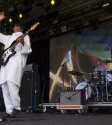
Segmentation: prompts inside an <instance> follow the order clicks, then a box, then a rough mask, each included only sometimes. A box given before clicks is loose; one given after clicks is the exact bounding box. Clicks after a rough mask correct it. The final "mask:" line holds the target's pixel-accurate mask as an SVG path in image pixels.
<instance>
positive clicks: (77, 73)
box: [68, 71, 83, 76]
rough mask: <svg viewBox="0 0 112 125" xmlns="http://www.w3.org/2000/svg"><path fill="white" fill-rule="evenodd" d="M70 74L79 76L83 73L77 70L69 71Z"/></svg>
mask: <svg viewBox="0 0 112 125" xmlns="http://www.w3.org/2000/svg"><path fill="white" fill-rule="evenodd" d="M68 73H69V74H71V75H77V76H82V75H83V73H80V72H77V71H68Z"/></svg>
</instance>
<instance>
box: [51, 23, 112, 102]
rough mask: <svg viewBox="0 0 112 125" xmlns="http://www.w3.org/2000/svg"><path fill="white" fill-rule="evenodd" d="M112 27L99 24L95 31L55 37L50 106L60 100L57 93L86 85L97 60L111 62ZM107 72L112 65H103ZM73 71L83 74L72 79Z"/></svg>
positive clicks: (52, 55)
mask: <svg viewBox="0 0 112 125" xmlns="http://www.w3.org/2000/svg"><path fill="white" fill-rule="evenodd" d="M111 49H112V25H111V22H110V21H109V22H106V23H102V24H99V28H98V29H97V30H93V31H91V30H89V28H87V29H83V31H82V33H81V34H78V35H75V34H74V32H70V33H66V34H62V35H59V36H55V37H53V38H51V40H50V73H49V75H50V89H49V102H50V103H55V102H57V100H58V99H59V95H60V91H61V90H63V89H64V90H66V89H67V87H71V86H72V87H75V86H76V84H77V81H78V83H80V82H87V81H88V73H91V71H92V70H93V67H95V65H96V62H95V61H96V59H97V58H100V59H101V60H104V61H105V60H111ZM102 65H103V66H104V67H106V70H107V71H108V70H110V68H111V66H112V63H107V64H105V63H103V64H102ZM72 71H76V72H80V73H83V75H82V76H78V77H77V76H75V75H73V74H72Z"/></svg>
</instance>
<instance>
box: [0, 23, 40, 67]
mask: <svg viewBox="0 0 112 125" xmlns="http://www.w3.org/2000/svg"><path fill="white" fill-rule="evenodd" d="M39 24H40V23H39V22H38V23H36V24H34V25H33V26H32V27H31V28H30V29H29V30H28V31H26V33H25V34H23V35H22V36H20V37H22V38H24V37H25V36H26V35H27V34H28V33H29V32H30V31H32V30H34V29H35V28H36V27H37V25H39ZM18 43H19V41H17V40H15V41H13V43H12V44H11V45H10V47H8V48H7V49H5V50H4V51H3V54H2V56H1V58H0V63H1V64H0V65H1V66H2V65H4V66H5V65H6V64H7V63H8V61H9V59H10V58H11V57H12V56H14V55H15V54H16V51H14V49H15V46H16V45H17V44H18Z"/></svg>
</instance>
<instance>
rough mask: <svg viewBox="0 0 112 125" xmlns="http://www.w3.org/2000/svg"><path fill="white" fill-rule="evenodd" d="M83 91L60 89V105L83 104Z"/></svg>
mask: <svg viewBox="0 0 112 125" xmlns="http://www.w3.org/2000/svg"><path fill="white" fill-rule="evenodd" d="M85 104H86V96H85V91H84V90H81V91H72V90H71V91H69V90H67V91H62V92H61V93H60V105H85Z"/></svg>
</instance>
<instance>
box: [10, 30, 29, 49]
mask: <svg viewBox="0 0 112 125" xmlns="http://www.w3.org/2000/svg"><path fill="white" fill-rule="evenodd" d="M29 32H30V30H28V31H26V33H25V34H23V35H22V36H21V37H22V38H24V37H25V36H26V35H27V34H28V33H29ZM18 43H19V41H17V40H16V42H15V43H14V45H12V46H11V50H14V49H15V46H16V45H17V44H18Z"/></svg>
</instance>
